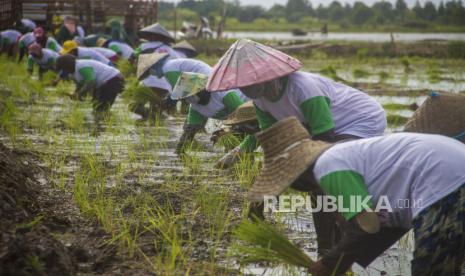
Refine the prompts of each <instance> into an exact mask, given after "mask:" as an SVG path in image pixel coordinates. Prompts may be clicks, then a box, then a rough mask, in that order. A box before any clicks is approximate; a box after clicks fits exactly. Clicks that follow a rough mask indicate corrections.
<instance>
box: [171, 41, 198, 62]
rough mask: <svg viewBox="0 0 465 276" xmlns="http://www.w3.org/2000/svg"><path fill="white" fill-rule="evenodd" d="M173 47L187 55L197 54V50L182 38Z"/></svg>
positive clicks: (190, 56) (193, 55) (191, 56)
mask: <svg viewBox="0 0 465 276" xmlns="http://www.w3.org/2000/svg"><path fill="white" fill-rule="evenodd" d="M173 49H175V50H178V51H182V52H184V53H186V54H187V57H189V58H193V57H195V56H197V54H198V53H197V50H196V49H195V47H194V46H192V45H191V44H190V43H189V42H187V41H185V40H183V41H181V42H178V43H176V44H174V45H173Z"/></svg>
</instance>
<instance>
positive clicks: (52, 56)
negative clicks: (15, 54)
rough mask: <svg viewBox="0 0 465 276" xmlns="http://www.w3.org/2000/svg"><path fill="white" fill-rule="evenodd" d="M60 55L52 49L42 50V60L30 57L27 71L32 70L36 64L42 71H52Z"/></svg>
mask: <svg viewBox="0 0 465 276" xmlns="http://www.w3.org/2000/svg"><path fill="white" fill-rule="evenodd" d="M59 56H60V55H59V54H58V53H57V52H54V51H52V50H50V49H42V58H41V59H38V58H35V57H33V56H32V55H29V58H28V59H27V69H29V70H32V69H33V67H34V64H37V65H38V66H39V67H40V68H42V69H47V70H52V69H53V67H54V66H55V62H56V60H57V58H58V57H59Z"/></svg>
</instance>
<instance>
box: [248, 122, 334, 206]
mask: <svg viewBox="0 0 465 276" xmlns="http://www.w3.org/2000/svg"><path fill="white" fill-rule="evenodd" d="M257 138H258V141H259V142H260V144H261V146H262V148H263V152H264V162H263V167H262V169H261V171H260V174H259V175H258V176H257V178H256V180H255V183H254V184H253V186H252V188H251V189H250V191H249V194H248V199H249V200H250V201H252V202H261V201H263V196H265V195H268V196H277V195H279V194H281V193H282V192H284V191H285V190H286V189H287V188H288V187H289V186H291V185H292V183H293V182H294V181H295V180H296V179H297V178H298V177H299V176H300V175H301V174H302V173H303V172H304V171H305V170H306V169H307V168H308V167H309V166H311V165H312V164H313V163H314V162H315V161H316V159H317V158H318V156H320V154H322V153H323V152H324V151H325V150H326V149H328V148H329V147H330V146H331V144H329V143H326V142H322V141H313V140H311V139H310V135H309V134H308V132H307V130H306V129H305V128H304V127H303V126H302V124H301V123H300V122H299V121H298V120H297V118H295V117H289V118H286V119H284V120H281V121H279V122H277V123H275V124H274V125H273V126H271V127H270V128H269V129H267V130H265V131H262V132H259V133H258V134H257Z"/></svg>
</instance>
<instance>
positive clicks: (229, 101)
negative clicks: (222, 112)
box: [223, 91, 244, 114]
mask: <svg viewBox="0 0 465 276" xmlns="http://www.w3.org/2000/svg"><path fill="white" fill-rule="evenodd" d="M243 103H244V101H243V100H242V99H241V98H240V97H239V95H237V94H236V92H234V91H231V92H229V93H228V94H226V96H224V98H223V104H224V106H226V109H227V110H228V114H231V113H233V112H234V110H236V109H237V108H238V107H239V106H240V105H241V104H243Z"/></svg>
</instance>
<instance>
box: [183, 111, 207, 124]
mask: <svg viewBox="0 0 465 276" xmlns="http://www.w3.org/2000/svg"><path fill="white" fill-rule="evenodd" d="M207 119H208V118H206V117H205V116H203V115H202V114H200V113H199V112H197V111H195V110H194V109H193V108H192V106H189V113H188V114H187V124H188V125H203V124H204V123H205V121H206V120H207Z"/></svg>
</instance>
